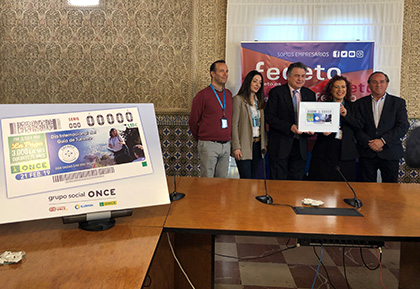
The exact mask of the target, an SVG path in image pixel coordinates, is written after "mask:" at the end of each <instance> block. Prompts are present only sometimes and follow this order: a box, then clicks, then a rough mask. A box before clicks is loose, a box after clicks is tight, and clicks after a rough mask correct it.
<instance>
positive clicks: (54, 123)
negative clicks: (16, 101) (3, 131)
mask: <svg viewBox="0 0 420 289" xmlns="http://www.w3.org/2000/svg"><path fill="white" fill-rule="evenodd" d="M59 129H61V122H60V119H58V118H53V119H42V120H29V121H20V122H12V123H10V134H11V135H13V134H23V133H32V132H43V131H51V130H59Z"/></svg>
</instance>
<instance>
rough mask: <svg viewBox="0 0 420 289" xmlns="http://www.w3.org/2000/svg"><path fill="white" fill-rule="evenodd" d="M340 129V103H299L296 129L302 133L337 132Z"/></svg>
mask: <svg viewBox="0 0 420 289" xmlns="http://www.w3.org/2000/svg"><path fill="white" fill-rule="evenodd" d="M339 128H340V103H338V102H309V101H301V102H300V103H299V120H298V129H299V130H300V131H303V132H307V131H312V132H338V130H339Z"/></svg>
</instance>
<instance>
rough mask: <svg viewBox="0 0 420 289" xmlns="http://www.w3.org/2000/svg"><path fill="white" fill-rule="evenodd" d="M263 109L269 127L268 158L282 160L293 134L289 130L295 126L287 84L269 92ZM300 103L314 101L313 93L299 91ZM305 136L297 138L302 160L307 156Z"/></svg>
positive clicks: (307, 89)
mask: <svg viewBox="0 0 420 289" xmlns="http://www.w3.org/2000/svg"><path fill="white" fill-rule="evenodd" d="M268 95H269V97H268V103H267V106H266V109H265V120H266V122H267V123H268V125H269V134H268V152H269V154H270V157H274V158H278V159H283V158H285V157H287V156H288V155H289V154H290V151H291V149H292V145H293V139H294V136H295V135H294V134H293V132H292V131H291V130H290V128H291V127H292V125H293V124H295V113H294V110H293V101H292V96H291V95H290V89H289V85H288V84H284V85H281V86H277V87H275V88H273V89H271V90H270V92H269V94H268ZM300 95H301V98H302V99H301V101H316V97H315V93H314V92H313V91H312V90H310V89H309V88H306V87H302V88H301V89H300ZM306 138H307V135H306V134H301V135H300V136H299V146H300V153H301V156H302V158H303V159H305V160H306V158H307V156H308V145H307V140H306Z"/></svg>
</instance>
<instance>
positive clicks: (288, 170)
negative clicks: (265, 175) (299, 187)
mask: <svg viewBox="0 0 420 289" xmlns="http://www.w3.org/2000/svg"><path fill="white" fill-rule="evenodd" d="M269 160H270V179H273V180H302V179H303V175H304V174H305V164H306V161H305V160H304V159H303V158H302V155H301V154H300V145H299V140H298V139H295V140H294V141H293V145H292V150H291V151H290V153H289V155H288V156H287V157H285V158H283V159H279V158H277V157H276V156H273V155H269Z"/></svg>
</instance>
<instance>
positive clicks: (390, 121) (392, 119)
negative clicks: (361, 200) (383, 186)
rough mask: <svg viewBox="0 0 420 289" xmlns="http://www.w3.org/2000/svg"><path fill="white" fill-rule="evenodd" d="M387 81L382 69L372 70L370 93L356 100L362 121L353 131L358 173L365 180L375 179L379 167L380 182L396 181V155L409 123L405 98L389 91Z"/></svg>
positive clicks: (399, 151)
mask: <svg viewBox="0 0 420 289" xmlns="http://www.w3.org/2000/svg"><path fill="white" fill-rule="evenodd" d="M388 84H389V77H388V76H387V75H386V74H385V73H383V72H379V71H377V72H374V73H372V74H371V75H370V76H369V79H368V85H369V89H370V90H371V92H372V94H371V95H367V96H365V97H362V98H361V99H359V100H358V101H357V102H356V106H357V109H358V113H359V114H360V120H361V122H362V129H361V130H360V131H359V132H358V133H357V134H356V138H357V141H358V146H359V152H360V158H359V164H360V174H361V177H362V180H363V181H365V182H376V180H377V171H378V169H379V170H380V171H381V176H382V181H383V182H386V183H396V182H397V180H398V169H399V159H400V158H402V157H403V155H404V150H403V147H402V145H401V138H402V137H403V136H404V135H405V134H406V133H407V131H408V127H409V123H408V119H407V109H406V105H405V100H404V99H402V98H399V97H397V96H393V95H390V94H388V93H387V92H386V89H387V88H388Z"/></svg>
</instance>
